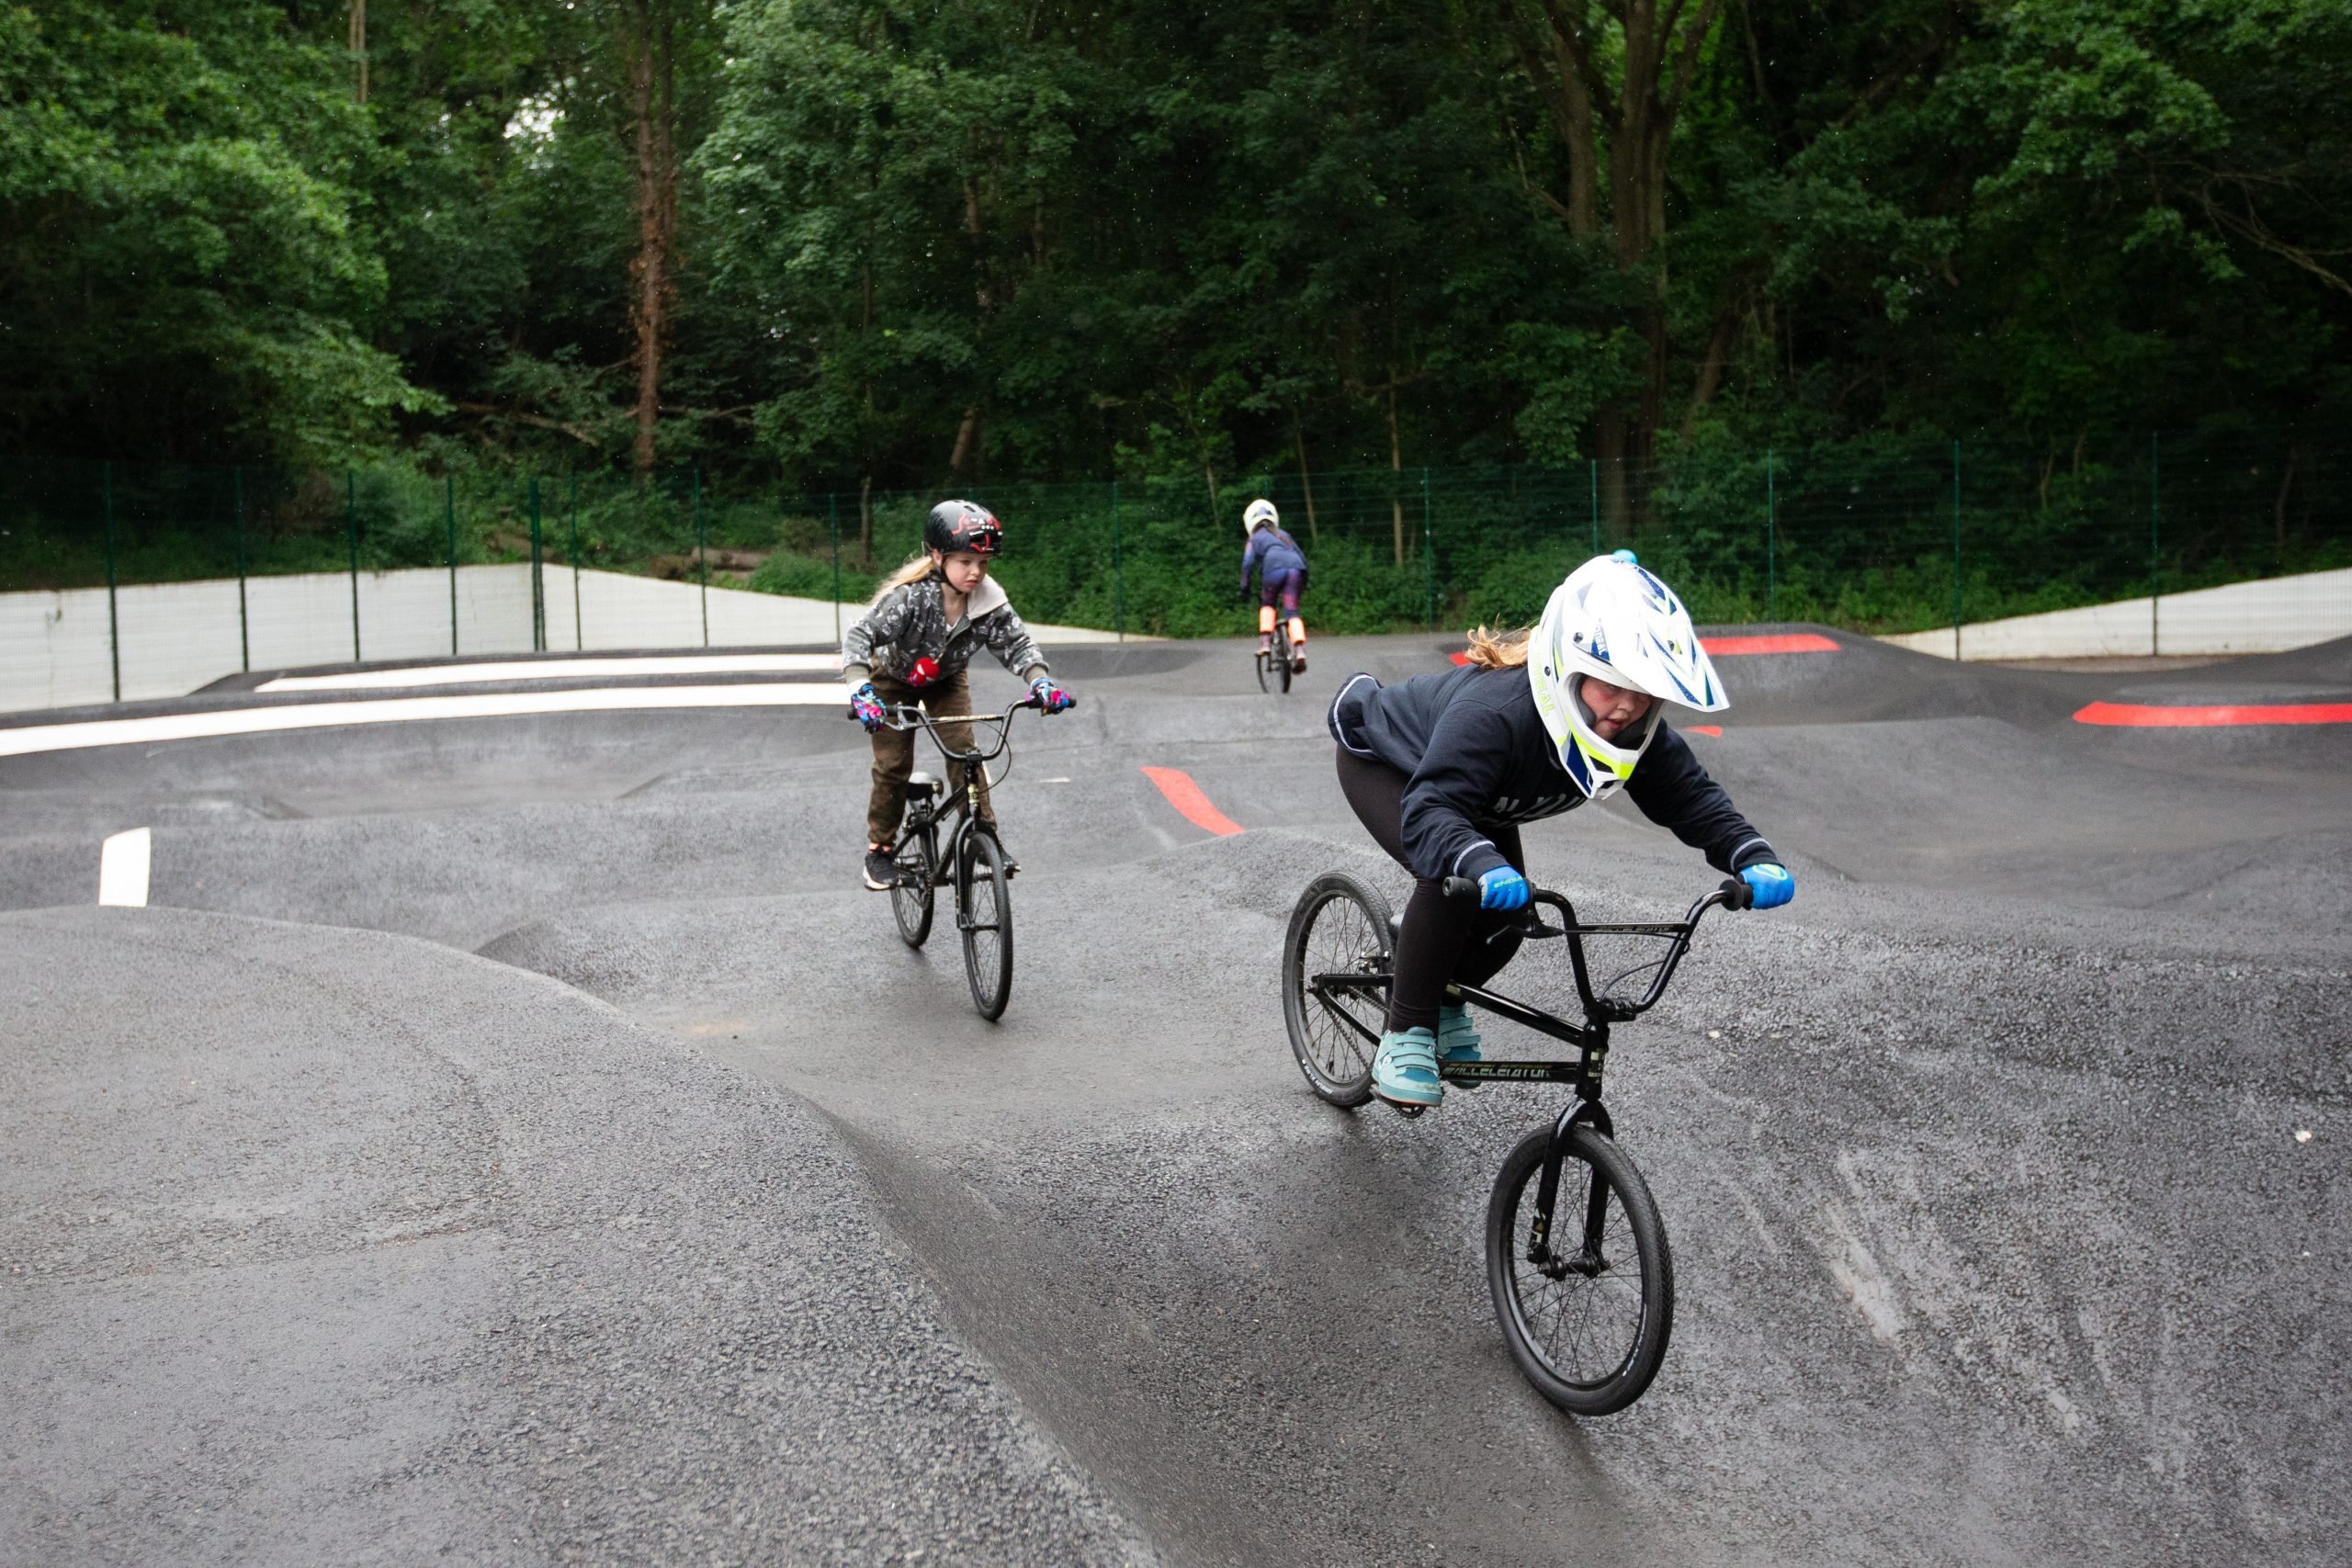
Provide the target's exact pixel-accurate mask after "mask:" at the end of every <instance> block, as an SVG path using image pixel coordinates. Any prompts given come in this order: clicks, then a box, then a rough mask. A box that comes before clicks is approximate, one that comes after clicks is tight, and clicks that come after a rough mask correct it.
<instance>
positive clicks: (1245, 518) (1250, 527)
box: [1241, 496, 1283, 538]
mask: <svg viewBox="0 0 2352 1568" xmlns="http://www.w3.org/2000/svg"><path fill="white" fill-rule="evenodd" d="M1282 523H1283V514H1282V513H1279V512H1276V511H1275V510H1274V503H1273V502H1271V501H1268V500H1267V499H1266V498H1265V497H1264V496H1260V497H1259V498H1258V499H1257V500H1255V501H1253V502H1250V505H1249V507H1248V509H1247V510H1245V511H1244V512H1243V513H1241V535H1242V537H1244V538H1247V537H1249V536H1250V535H1252V534H1254V533H1256V532H1257V531H1258V530H1259V529H1261V528H1279V527H1281V526H1282Z"/></svg>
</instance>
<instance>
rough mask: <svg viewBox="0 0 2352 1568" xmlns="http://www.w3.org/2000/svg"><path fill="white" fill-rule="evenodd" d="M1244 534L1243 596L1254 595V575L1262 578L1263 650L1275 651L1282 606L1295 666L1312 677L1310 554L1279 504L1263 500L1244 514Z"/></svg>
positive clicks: (1260, 628)
mask: <svg viewBox="0 0 2352 1568" xmlns="http://www.w3.org/2000/svg"><path fill="white" fill-rule="evenodd" d="M1241 531H1242V533H1243V534H1245V535H1247V536H1249V541H1250V542H1249V543H1248V544H1246V545H1244V546H1243V547H1242V549H1241V592H1242V594H1243V596H1244V597H1247V596H1248V594H1249V592H1250V573H1251V572H1253V571H1254V572H1256V573H1257V574H1258V651H1259V652H1261V653H1272V651H1273V650H1274V604H1275V603H1276V601H1280V602H1281V604H1282V610H1283V618H1284V619H1286V620H1287V621H1288V622H1289V623H1290V626H1289V631H1290V667H1291V670H1292V671H1293V672H1294V673H1296V674H1302V675H1303V674H1305V673H1306V622H1305V621H1304V620H1302V619H1300V618H1299V614H1298V596H1299V595H1300V594H1302V593H1304V592H1306V551H1305V550H1302V549H1300V548H1299V547H1298V541H1297V540H1296V539H1294V538H1292V537H1291V536H1289V535H1288V534H1285V533H1283V530H1282V514H1281V513H1278V512H1276V511H1275V510H1274V503H1273V502H1271V501H1268V500H1266V499H1265V498H1264V497H1262V496H1261V497H1260V498H1259V499H1258V500H1256V501H1253V502H1250V506H1249V509H1248V510H1247V511H1245V512H1243V513H1242V514H1241Z"/></svg>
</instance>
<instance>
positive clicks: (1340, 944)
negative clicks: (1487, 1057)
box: [1283, 872, 1755, 1416]
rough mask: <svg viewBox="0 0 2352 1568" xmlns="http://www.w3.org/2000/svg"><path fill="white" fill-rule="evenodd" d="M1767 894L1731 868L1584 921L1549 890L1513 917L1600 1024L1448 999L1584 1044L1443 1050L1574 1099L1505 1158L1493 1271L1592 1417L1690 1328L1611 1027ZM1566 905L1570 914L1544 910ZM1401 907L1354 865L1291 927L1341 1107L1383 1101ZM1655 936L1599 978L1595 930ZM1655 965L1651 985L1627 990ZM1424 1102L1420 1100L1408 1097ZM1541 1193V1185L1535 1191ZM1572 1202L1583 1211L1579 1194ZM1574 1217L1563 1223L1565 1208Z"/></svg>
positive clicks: (1294, 977) (1309, 892)
mask: <svg viewBox="0 0 2352 1568" xmlns="http://www.w3.org/2000/svg"><path fill="white" fill-rule="evenodd" d="M1445 892H1446V895H1447V896H1448V897H1454V898H1462V897H1470V898H1475V897H1477V894H1478V886H1477V884H1476V883H1475V882H1471V881H1468V880H1467V879H1465V878H1462V877H1448V878H1447V879H1446V882H1445ZM1754 898H1755V894H1754V892H1753V890H1752V889H1750V888H1749V887H1748V886H1747V884H1746V883H1744V882H1740V881H1736V880H1733V881H1726V882H1725V883H1724V885H1723V886H1721V887H1720V888H1718V889H1716V890H1715V891H1713V892H1712V893H1709V894H1707V895H1705V896H1704V897H1701V898H1700V899H1699V900H1698V901H1697V902H1696V903H1694V904H1692V905H1691V910H1690V913H1689V914H1688V915H1686V916H1685V917H1684V918H1683V919H1681V920H1680V921H1679V922H1676V923H1672V924H1639V925H1580V924H1578V923H1577V917H1576V910H1575V909H1574V908H1572V907H1571V906H1570V905H1569V903H1568V900H1567V899H1566V898H1565V897H1562V896H1561V895H1559V894H1557V893H1554V892H1549V891H1544V892H1538V893H1536V894H1535V895H1534V897H1532V900H1531V901H1530V902H1529V904H1528V907H1527V909H1526V912H1525V914H1524V915H1523V916H1522V918H1521V920H1520V922H1519V924H1518V925H1517V926H1516V927H1515V928H1513V930H1514V931H1516V934H1518V935H1519V936H1520V937H1521V938H1522V939H1526V940H1534V941H1540V940H1545V939H1560V938H1565V939H1566V942H1567V953H1568V957H1569V962H1570V964H1571V966H1572V967H1573V969H1574V971H1575V976H1576V989H1577V996H1578V997H1579V998H1581V999H1582V1001H1583V1003H1584V1014H1585V1021H1584V1022H1583V1023H1581V1024H1577V1023H1571V1022H1569V1021H1567V1020H1566V1019H1564V1018H1559V1017H1556V1016H1555V1015H1554V1014H1552V1013H1550V1012H1547V1011H1544V1010H1543V1009H1540V1008H1535V1007H1531V1006H1529V1005H1527V1004H1526V1003H1524V1002H1519V1001H1514V1000H1512V999H1511V998H1509V997H1506V996H1502V995H1499V994H1498V993H1497V992H1494V991H1491V990H1488V989H1487V988H1486V987H1483V986H1449V987H1446V999H1447V1000H1448V1001H1450V1002H1466V1003H1469V1004H1472V1005H1475V1006H1476V1007H1480V1008H1484V1009H1486V1010H1487V1011H1489V1012H1491V1013H1493V1014H1495V1015H1496V1016H1497V1017H1499V1018H1504V1019H1508V1020H1510V1021H1511V1022H1514V1023H1518V1024H1521V1025H1522V1026H1524V1027H1526V1028H1528V1029H1532V1030H1533V1031H1535V1032H1537V1033H1539V1034H1543V1035H1547V1036H1549V1037H1550V1038H1552V1039H1554V1040H1558V1041H1561V1042H1563V1043H1566V1044H1567V1045H1569V1046H1571V1047H1573V1048H1575V1050H1576V1052H1577V1055H1575V1056H1574V1057H1572V1058H1570V1059H1567V1060H1565V1061H1543V1062H1526V1061H1482V1062H1468V1063H1458V1064H1453V1063H1447V1062H1445V1061H1443V1060H1442V1059H1441V1060H1440V1062H1439V1064H1438V1071H1439V1074H1440V1076H1441V1077H1443V1078H1444V1080H1445V1081H1446V1082H1448V1083H1453V1084H1481V1083H1558V1084H1566V1085H1568V1086H1569V1088H1570V1089H1571V1090H1572V1093H1573V1098H1572V1099H1571V1100H1569V1102H1568V1104H1567V1105H1566V1107H1565V1108H1563V1109H1562V1111H1560V1113H1559V1115H1558V1116H1557V1117H1556V1118H1555V1120H1554V1121H1553V1122H1552V1124H1551V1125H1550V1126H1548V1127H1539V1128H1537V1129H1535V1130H1534V1131H1533V1132H1532V1133H1530V1134H1527V1136H1525V1137H1524V1138H1521V1140H1520V1141H1519V1143H1518V1144H1517V1145H1515V1146H1514V1147H1513V1148H1512V1149H1511V1151H1510V1154H1509V1155H1507V1156H1504V1158H1503V1166H1502V1169H1501V1171H1500V1172H1499V1173H1498V1174H1497V1176H1496V1177H1495V1185H1494V1190H1493V1192H1492V1194H1491V1196H1490V1197H1489V1198H1488V1200H1487V1289H1488V1290H1489V1291H1490V1292H1492V1294H1493V1296H1494V1302H1495V1314H1496V1316H1497V1317H1498V1318H1499V1319H1500V1320H1501V1323H1502V1329H1503V1338H1504V1341H1505V1342H1506V1343H1507V1344H1508V1345H1509V1346H1510V1355H1511V1359H1512V1360H1513V1361H1514V1362H1516V1363H1517V1364H1518V1366H1519V1370H1520V1371H1521V1372H1522V1373H1524V1374H1525V1375H1526V1377H1527V1380H1528V1381H1529V1382H1532V1383H1533V1384H1534V1385H1535V1387H1536V1390H1537V1391H1538V1392H1539V1393H1542V1394H1543V1395H1544V1398H1546V1399H1548V1400H1550V1401H1551V1402H1552V1403H1553V1404H1555V1405H1557V1406H1559V1407H1560V1408H1561V1409H1563V1410H1566V1411H1567V1412H1569V1413H1570V1414H1571V1415H1577V1416H1607V1415H1611V1414H1613V1413H1614V1412H1616V1411H1619V1410H1623V1409H1624V1408H1625V1407H1626V1406H1627V1405H1629V1404H1633V1403H1634V1401H1635V1400H1636V1399H1639V1398H1640V1397H1641V1396H1642V1394H1643V1393H1644V1391H1645V1390H1646V1389H1647V1388H1648V1387H1649V1385H1650V1380H1651V1379H1653V1378H1655V1377H1656V1376H1657V1370H1658V1366H1659V1364H1660V1363H1661V1362H1662V1361H1663V1360H1664V1359H1665V1357H1666V1346H1667V1339H1668V1336H1669V1335H1670V1333H1671V1332H1672V1330H1673V1326H1674V1259H1673V1257H1672V1255H1671V1253H1670V1252H1669V1251H1668V1247H1667V1241H1666V1224H1665V1222H1664V1221H1663V1220H1661V1219H1660V1218H1659V1217H1658V1212H1657V1201H1656V1200H1654V1199H1653V1198H1652V1197H1651V1196H1650V1190H1649V1185H1648V1183H1646V1182H1645V1181H1644V1180H1643V1179H1642V1173H1641V1171H1640V1170H1639V1169H1638V1168H1635V1166H1634V1161H1633V1158H1632V1156H1629V1155H1627V1154H1626V1153H1625V1152H1624V1151H1623V1149H1621V1148H1619V1147H1618V1146H1617V1143H1616V1132H1615V1129H1614V1127H1613V1126H1612V1124H1611V1122H1610V1119H1609V1112H1608V1111H1607V1110H1605V1109H1604V1108H1603V1107H1602V1105H1601V1102H1600V1094H1601V1072H1602V1068H1603V1067H1604V1066H1605V1065H1606V1064H1607V1062H1608V1058H1609V1026H1610V1025H1611V1024H1612V1023H1623V1022H1626V1021H1630V1020H1632V1019H1634V1018H1638V1017H1639V1016H1641V1014H1642V1013H1644V1012H1645V1011H1647V1010H1649V1009H1650V1008H1651V1007H1653V1006H1655V1005H1656V1004H1657V999H1658V998H1659V997H1660V996H1662V995H1664V994H1665V991H1666V987H1667V982H1668V981H1669V980H1671V979H1672V978H1673V977H1674V971H1675V967H1676V965H1678V964H1680V963H1681V962H1682V955H1683V954H1684V953H1688V952H1689V951H1690V950H1691V933H1692V932H1693V931H1695V930H1696V929H1697V928H1698V924H1699V920H1700V918H1701V917H1702V916H1703V915H1705V914H1706V912H1707V911H1708V910H1710V909H1713V908H1717V907H1722V908H1734V909H1744V908H1748V907H1749V906H1750V905H1751V903H1752V902H1753V901H1754ZM1543 908H1550V909H1552V910H1554V911H1555V912H1556V913H1557V914H1558V916H1559V919H1560V923H1559V924H1558V925H1557V926H1552V925H1546V924H1545V923H1544V919H1543V917H1542V915H1541V913H1540V912H1539V911H1540V910H1541V909H1543ZM1396 931H1397V920H1396V919H1395V917H1393V916H1392V915H1390V913H1389V911H1388V901H1387V900H1386V899H1385V898H1384V897H1381V895H1380V893H1379V891H1378V890H1377V889H1376V888H1374V887H1372V886H1369V885H1367V884H1365V883H1364V882H1362V881H1360V880H1359V879H1357V878H1356V877H1353V876H1351V875H1348V874H1346V873H1344V872H1329V873H1326V874H1324V875H1322V876H1318V877H1317V878H1316V879H1315V880H1314V881H1313V882H1311V883H1309V884H1308V885H1307V887H1306V892H1305V893H1302V894H1301V895H1299V899H1298V904H1297V906H1296V908H1294V909H1293V910H1292V912H1291V918H1290V930H1289V931H1288V932H1287V934H1286V935H1285V936H1284V937H1283V1023H1284V1025H1285V1026H1286V1028H1287V1029H1288V1031H1289V1034H1290V1045H1291V1052H1292V1054H1293V1055H1295V1056H1296V1057H1297V1058H1298V1066H1299V1070H1300V1071H1301V1072H1303V1073H1305V1074H1306V1082H1307V1085H1308V1087H1310V1088H1311V1089H1314V1090H1315V1092H1316V1093H1317V1095H1320V1096H1321V1097H1322V1098H1323V1099H1324V1100H1329V1102H1330V1103H1331V1104H1333V1105H1337V1106H1341V1107H1345V1108H1348V1109H1353V1108H1354V1107H1356V1106H1359V1105H1362V1104H1363V1103H1364V1102H1365V1101H1366V1100H1370V1099H1371V1098H1372V1058H1373V1055H1374V1052H1375V1051H1377V1050H1378V1049H1379V1045H1380V1033H1381V1029H1382V1026H1383V1023H1384V1022H1385V1018H1386V1014H1387V1011H1388V989H1389V985H1390V982H1391V979H1392V976H1393V974H1394V958H1395V953H1396V941H1397V938H1396ZM1597 936H1606V937H1630V938H1643V939H1649V940H1654V941H1658V942H1665V943H1666V944H1667V947H1666V951H1665V953H1664V954H1663V955H1662V956H1660V957H1657V958H1654V959H1652V960H1650V961H1649V962H1647V963H1645V964H1635V965H1634V967H1632V968H1630V969H1627V970H1626V971H1624V972H1623V974H1620V975H1618V976H1615V977H1614V978H1612V979H1611V980H1610V981H1609V982H1607V984H1606V985H1604V986H1603V987H1602V988H1601V993H1600V994H1598V995H1596V994H1595V993H1594V990H1593V986H1592V980H1591V976H1590V974H1589V970H1588V968H1587V965H1586V958H1585V942H1586V939H1588V938H1589V937H1597ZM1644 974H1649V975H1650V976H1651V978H1650V981H1649V984H1648V987H1647V988H1646V989H1645V991H1644V992H1643V993H1642V995H1641V996H1640V997H1639V998H1631V997H1627V996H1625V995H1623V994H1622V993H1621V992H1620V991H1619V990H1618V987H1622V986H1623V985H1625V984H1626V983H1627V982H1628V981H1632V980H1634V979H1635V977H1636V976H1641V975H1644ZM1397 1109H1398V1110H1399V1111H1403V1112H1404V1113H1405V1114H1406V1115H1408V1116H1418V1115H1419V1114H1420V1108H1419V1107H1413V1108H1411V1109H1409V1110H1408V1109H1406V1108H1404V1107H1398V1108H1397ZM1531 1189H1532V1190H1531ZM1564 1199H1565V1207H1564V1206H1563V1200H1564ZM1555 1215H1556V1216H1558V1217H1560V1218H1562V1219H1564V1220H1565V1221H1566V1234H1565V1235H1555V1232H1554V1224H1553V1222H1554V1218H1555Z"/></svg>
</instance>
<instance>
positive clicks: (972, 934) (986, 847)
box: [956, 830, 1012, 1021]
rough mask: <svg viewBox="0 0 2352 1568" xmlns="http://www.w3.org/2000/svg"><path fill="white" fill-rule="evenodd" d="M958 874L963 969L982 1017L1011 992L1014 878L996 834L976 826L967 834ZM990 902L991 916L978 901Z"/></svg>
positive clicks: (996, 1015) (995, 1013)
mask: <svg viewBox="0 0 2352 1568" xmlns="http://www.w3.org/2000/svg"><path fill="white" fill-rule="evenodd" d="M961 862H962V863H961V864H960V866H959V867H958V869H957V874H956V926H957V927H958V929H960V930H961V931H962V932H963V936H964V974H965V977H966V978H967V979H968V980H970V981H971V983H972V1006H974V1007H975V1008H977V1009H978V1010H979V1014H980V1016H981V1017H982V1018H985V1019H988V1020H989V1021H995V1020H997V1019H1000V1018H1001V1017H1003V1016H1004V1004H1005V1003H1006V1002H1007V1001H1008V1000H1010V999H1011V998H1012V879H1011V878H1009V877H1007V876H1006V875H1005V874H1004V852H1003V850H1001V848H999V847H998V845H997V841H996V839H995V837H994V836H993V835H991V834H989V833H986V832H982V831H978V830H975V831H974V832H972V833H970V834H967V836H966V837H965V840H964V852H963V854H962V856H961ZM983 899H985V900H986V901H987V903H988V911H987V913H988V917H989V918H988V920H987V921H986V922H985V925H983V923H982V922H981V921H980V919H979V910H978V905H979V904H980V903H981V901H982V900H983Z"/></svg>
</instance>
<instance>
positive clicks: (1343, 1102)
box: [1283, 871, 1391, 1109]
mask: <svg viewBox="0 0 2352 1568" xmlns="http://www.w3.org/2000/svg"><path fill="white" fill-rule="evenodd" d="M1390 951H1391V942H1390V937H1389V925H1388V900H1387V899H1385V898H1384V897H1381V896H1380V891H1379V889H1377V888H1375V887H1373V886H1369V885H1368V884H1366V883H1363V882H1360V881H1358V880H1357V879H1356V878H1354V877H1352V876H1350V875H1349V874H1347V873H1345V872H1342V871H1334V872H1327V873H1326V874H1323V875H1321V876H1318V877H1317V878H1316V879H1315V880H1314V881H1312V882H1310V883H1308V884H1307V885H1306V892H1304V893H1302V894H1300V895H1299V896H1298V904H1297V907H1296V908H1293V909H1292V910H1291V915H1290V930H1289V931H1288V932H1286V933H1285V934H1284V935H1283V1025H1284V1026H1285V1027H1286V1028H1287V1029H1288V1030H1289V1032H1290V1050H1291V1055H1294V1056H1295V1057H1297V1058H1298V1070H1299V1071H1300V1072H1302V1073H1305V1074H1306V1083H1307V1087H1308V1088H1309V1089H1313V1090H1314V1091H1315V1092H1316V1093H1317V1094H1318V1095H1320V1096H1322V1097H1323V1098H1324V1099H1325V1100H1329V1101H1330V1102H1331V1103H1332V1104H1334V1105H1338V1106H1344V1107H1347V1108H1349V1109H1353V1108H1354V1107H1356V1106H1359V1105H1362V1104H1363V1102H1364V1101H1365V1100H1370V1099H1371V1098H1372V1058H1373V1054H1374V1052H1375V1051H1377V1050H1378V1049H1379V1048H1380V1032H1381V1028H1382V1026H1383V1025H1384V1024H1385V1022H1386V1021H1387V1014H1388V978H1387V976H1388V975H1389V972H1390V968H1391V964H1390Z"/></svg>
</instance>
